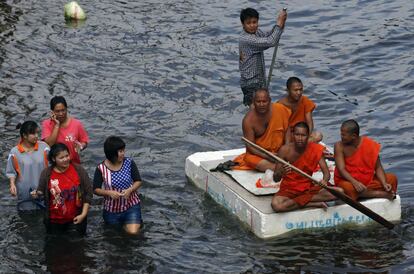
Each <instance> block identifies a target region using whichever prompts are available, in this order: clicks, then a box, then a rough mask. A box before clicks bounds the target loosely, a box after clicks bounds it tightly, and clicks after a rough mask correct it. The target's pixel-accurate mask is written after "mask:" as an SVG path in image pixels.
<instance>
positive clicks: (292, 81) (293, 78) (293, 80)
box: [286, 77, 303, 89]
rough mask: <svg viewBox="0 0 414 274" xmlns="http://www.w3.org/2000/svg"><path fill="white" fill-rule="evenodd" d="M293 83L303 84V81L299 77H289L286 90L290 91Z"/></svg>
mask: <svg viewBox="0 0 414 274" xmlns="http://www.w3.org/2000/svg"><path fill="white" fill-rule="evenodd" d="M293 83H300V84H302V81H301V80H300V79H299V78H298V77H289V79H287V81H286V88H287V89H290V87H291V86H292V85H293ZM302 85H303V84H302Z"/></svg>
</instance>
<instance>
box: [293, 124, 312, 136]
mask: <svg viewBox="0 0 414 274" xmlns="http://www.w3.org/2000/svg"><path fill="white" fill-rule="evenodd" d="M296 128H304V129H306V132H307V133H308V135H309V126H308V124H307V123H306V122H303V121H302V122H298V123H296V124H295V125H294V126H293V131H295V129H296Z"/></svg>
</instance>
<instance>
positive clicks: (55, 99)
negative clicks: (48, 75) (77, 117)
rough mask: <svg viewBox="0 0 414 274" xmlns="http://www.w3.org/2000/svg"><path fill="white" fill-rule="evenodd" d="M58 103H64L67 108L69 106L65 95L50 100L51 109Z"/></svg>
mask: <svg viewBox="0 0 414 274" xmlns="http://www.w3.org/2000/svg"><path fill="white" fill-rule="evenodd" d="M57 104H63V105H64V106H65V108H67V107H68V104H67V103H66V100H65V97H63V96H55V97H53V98H52V99H51V100H50V109H51V110H54V109H55V106H56V105H57Z"/></svg>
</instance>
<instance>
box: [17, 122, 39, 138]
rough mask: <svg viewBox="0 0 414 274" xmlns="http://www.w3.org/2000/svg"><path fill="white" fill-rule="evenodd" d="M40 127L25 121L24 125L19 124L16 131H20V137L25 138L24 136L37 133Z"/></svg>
mask: <svg viewBox="0 0 414 274" xmlns="http://www.w3.org/2000/svg"><path fill="white" fill-rule="evenodd" d="M38 128H39V126H38V125H37V124H36V122H34V121H25V122H24V123H23V124H21V123H18V124H17V126H16V129H20V137H21V138H23V135H29V134H34V133H36V129H38Z"/></svg>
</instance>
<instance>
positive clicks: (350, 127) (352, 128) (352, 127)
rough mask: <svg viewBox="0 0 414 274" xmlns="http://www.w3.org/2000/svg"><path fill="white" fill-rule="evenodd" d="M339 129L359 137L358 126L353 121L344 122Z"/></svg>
mask: <svg viewBox="0 0 414 274" xmlns="http://www.w3.org/2000/svg"><path fill="white" fill-rule="evenodd" d="M341 128H342V129H344V130H346V131H347V132H348V133H350V134H356V135H357V136H359V125H358V123H357V122H356V121H355V120H353V119H350V120H346V121H345V122H343V123H342V126H341Z"/></svg>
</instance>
